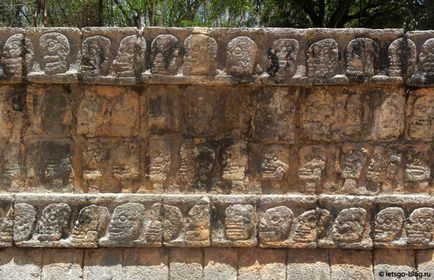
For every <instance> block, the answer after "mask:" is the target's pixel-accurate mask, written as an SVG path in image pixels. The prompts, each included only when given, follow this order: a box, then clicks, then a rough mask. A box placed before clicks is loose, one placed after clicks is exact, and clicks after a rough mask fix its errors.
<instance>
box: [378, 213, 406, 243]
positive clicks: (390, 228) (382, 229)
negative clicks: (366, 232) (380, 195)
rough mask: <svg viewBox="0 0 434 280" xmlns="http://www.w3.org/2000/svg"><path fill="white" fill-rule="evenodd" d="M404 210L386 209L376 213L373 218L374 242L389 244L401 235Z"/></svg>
mask: <svg viewBox="0 0 434 280" xmlns="http://www.w3.org/2000/svg"><path fill="white" fill-rule="evenodd" d="M404 220H405V217H404V210H402V208H399V207H388V208H385V209H383V210H381V211H380V212H378V214H377V216H376V217H375V241H377V242H391V241H394V240H396V239H397V238H398V237H399V236H400V235H401V233H402V229H403V225H404Z"/></svg>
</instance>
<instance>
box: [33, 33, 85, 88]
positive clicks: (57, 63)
mask: <svg viewBox="0 0 434 280" xmlns="http://www.w3.org/2000/svg"><path fill="white" fill-rule="evenodd" d="M25 36H26V39H27V40H30V42H31V44H32V46H33V52H34V53H33V54H34V56H33V57H34V59H33V64H31V67H29V68H28V69H27V71H28V74H27V79H28V80H30V81H32V82H40V83H46V82H61V83H77V82H78V73H79V71H80V64H81V31H80V30H79V29H78V28H69V27H65V28H27V29H26V32H25Z"/></svg>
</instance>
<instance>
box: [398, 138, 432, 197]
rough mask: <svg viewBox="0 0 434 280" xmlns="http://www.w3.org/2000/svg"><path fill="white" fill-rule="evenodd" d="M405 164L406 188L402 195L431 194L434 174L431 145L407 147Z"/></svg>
mask: <svg viewBox="0 0 434 280" xmlns="http://www.w3.org/2000/svg"><path fill="white" fill-rule="evenodd" d="M402 150H404V151H405V154H404V158H403V162H404V172H403V173H404V176H403V177H404V186H403V190H402V193H418V194H430V193H431V192H432V191H431V187H430V181H431V180H430V177H431V175H432V172H433V165H432V159H433V156H432V155H433V154H432V153H433V152H432V148H431V147H430V145H427V144H420V145H406V146H404V147H402Z"/></svg>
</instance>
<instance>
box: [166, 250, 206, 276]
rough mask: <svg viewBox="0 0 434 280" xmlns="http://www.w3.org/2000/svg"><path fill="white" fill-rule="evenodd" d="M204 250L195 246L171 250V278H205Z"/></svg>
mask: <svg viewBox="0 0 434 280" xmlns="http://www.w3.org/2000/svg"><path fill="white" fill-rule="evenodd" d="M202 264H203V252H202V249H195V248H172V249H171V250H170V272H169V279H170V280H200V279H203V266H202Z"/></svg>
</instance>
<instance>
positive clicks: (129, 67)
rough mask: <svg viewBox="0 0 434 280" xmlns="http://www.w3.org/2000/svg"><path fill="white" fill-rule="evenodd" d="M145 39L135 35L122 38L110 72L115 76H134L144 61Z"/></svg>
mask: <svg viewBox="0 0 434 280" xmlns="http://www.w3.org/2000/svg"><path fill="white" fill-rule="evenodd" d="M145 52H146V41H145V40H144V39H143V38H141V37H138V36H136V35H130V36H127V37H125V38H123V39H122V41H121V42H120V44H119V49H118V53H117V55H116V58H115V60H114V61H113V64H112V68H111V73H112V75H113V76H116V77H135V75H136V74H137V73H136V72H137V70H140V69H141V68H142V65H144V63H145Z"/></svg>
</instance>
